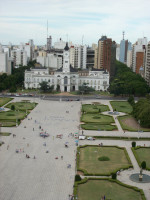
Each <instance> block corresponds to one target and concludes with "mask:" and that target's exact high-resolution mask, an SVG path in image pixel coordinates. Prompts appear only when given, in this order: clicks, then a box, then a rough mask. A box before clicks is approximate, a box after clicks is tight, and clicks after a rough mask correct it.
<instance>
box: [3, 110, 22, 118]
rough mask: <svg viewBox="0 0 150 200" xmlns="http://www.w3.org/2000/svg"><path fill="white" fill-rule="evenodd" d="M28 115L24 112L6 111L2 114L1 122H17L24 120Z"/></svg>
mask: <svg viewBox="0 0 150 200" xmlns="http://www.w3.org/2000/svg"><path fill="white" fill-rule="evenodd" d="M25 116H26V113H25V112H23V111H6V112H4V111H3V112H0V120H7V119H8V120H16V119H24V118H25Z"/></svg>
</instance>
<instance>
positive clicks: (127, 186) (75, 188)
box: [73, 177, 146, 200]
mask: <svg viewBox="0 0 150 200" xmlns="http://www.w3.org/2000/svg"><path fill="white" fill-rule="evenodd" d="M88 180H108V181H111V182H115V183H117V184H119V185H121V186H123V187H126V188H129V189H133V190H134V191H136V192H139V193H140V194H141V198H142V200H146V197H145V194H144V192H143V190H142V189H139V188H137V187H134V186H131V185H127V184H125V183H122V182H120V181H118V180H116V179H112V178H94V177H93V178H91V177H90V178H84V179H82V180H81V181H79V182H75V184H74V190H73V194H74V195H75V196H77V194H78V185H80V184H84V183H86V182H87V181H88Z"/></svg>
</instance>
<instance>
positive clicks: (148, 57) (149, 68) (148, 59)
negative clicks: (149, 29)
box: [145, 42, 150, 86]
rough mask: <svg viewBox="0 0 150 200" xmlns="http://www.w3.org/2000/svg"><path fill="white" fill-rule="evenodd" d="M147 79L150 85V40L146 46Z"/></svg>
mask: <svg viewBox="0 0 150 200" xmlns="http://www.w3.org/2000/svg"><path fill="white" fill-rule="evenodd" d="M145 80H146V82H147V84H148V85H149V86H150V42H149V43H148V45H147V47H146V61H145Z"/></svg>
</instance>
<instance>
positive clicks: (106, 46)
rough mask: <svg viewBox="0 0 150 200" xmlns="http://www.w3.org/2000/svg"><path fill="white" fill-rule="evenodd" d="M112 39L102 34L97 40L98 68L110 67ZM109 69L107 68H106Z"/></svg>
mask: <svg viewBox="0 0 150 200" xmlns="http://www.w3.org/2000/svg"><path fill="white" fill-rule="evenodd" d="M111 45H112V39H110V38H107V37H106V36H102V37H101V39H99V41H98V63H97V68H98V69H107V70H108V69H110V63H111ZM108 71H109V70H108Z"/></svg>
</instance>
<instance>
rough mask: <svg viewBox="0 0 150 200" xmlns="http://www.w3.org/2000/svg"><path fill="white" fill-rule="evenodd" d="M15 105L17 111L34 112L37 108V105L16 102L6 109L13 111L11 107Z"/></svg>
mask: <svg viewBox="0 0 150 200" xmlns="http://www.w3.org/2000/svg"><path fill="white" fill-rule="evenodd" d="M12 105H14V106H15V110H23V111H25V110H33V109H34V108H35V106H36V105H37V103H30V102H23V101H22V102H14V103H10V104H8V105H7V106H6V108H9V109H11V106H12Z"/></svg>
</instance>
